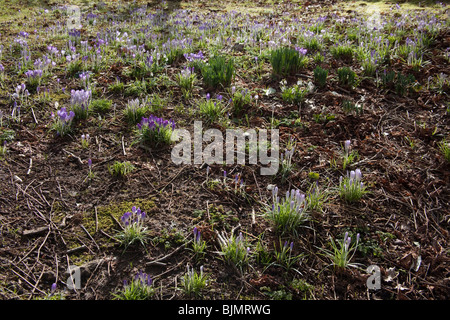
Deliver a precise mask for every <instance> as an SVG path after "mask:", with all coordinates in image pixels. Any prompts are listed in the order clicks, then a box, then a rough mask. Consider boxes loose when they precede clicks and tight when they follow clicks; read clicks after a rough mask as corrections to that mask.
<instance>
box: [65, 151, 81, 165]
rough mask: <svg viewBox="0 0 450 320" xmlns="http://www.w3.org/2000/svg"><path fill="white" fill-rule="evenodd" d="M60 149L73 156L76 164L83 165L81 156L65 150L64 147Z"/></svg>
mask: <svg viewBox="0 0 450 320" xmlns="http://www.w3.org/2000/svg"><path fill="white" fill-rule="evenodd" d="M62 151H64V152H65V153H67V154H68V155H69V156H71V157H73V158H75V159H76V160H77V161H78V164H79V165H80V166H83V160H81V158H80V157H79V156H76V155H74V154H73V153H72V152H70V151H67V150H66V149H62Z"/></svg>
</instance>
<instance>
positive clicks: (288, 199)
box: [267, 186, 309, 234]
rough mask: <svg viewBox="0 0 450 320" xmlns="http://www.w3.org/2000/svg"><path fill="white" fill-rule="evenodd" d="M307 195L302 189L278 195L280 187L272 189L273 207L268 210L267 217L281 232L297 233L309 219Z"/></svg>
mask: <svg viewBox="0 0 450 320" xmlns="http://www.w3.org/2000/svg"><path fill="white" fill-rule="evenodd" d="M305 200H306V195H305V194H303V193H301V192H300V190H294V189H292V190H291V191H286V196H282V197H280V196H279V195H278V187H277V186H274V187H273V189H272V207H271V208H270V209H269V210H267V217H268V219H269V220H271V221H272V222H273V223H274V224H275V228H276V230H277V231H278V232H279V233H281V234H284V233H294V234H295V233H296V232H297V229H298V228H299V227H300V226H301V225H302V224H303V223H304V222H306V221H307V220H308V219H309V215H308V214H307V212H306V206H307V203H306V201H305Z"/></svg>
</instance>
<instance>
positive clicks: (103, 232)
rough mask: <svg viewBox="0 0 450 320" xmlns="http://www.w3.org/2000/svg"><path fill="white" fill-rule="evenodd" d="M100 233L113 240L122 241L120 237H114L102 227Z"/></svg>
mask: <svg viewBox="0 0 450 320" xmlns="http://www.w3.org/2000/svg"><path fill="white" fill-rule="evenodd" d="M100 233H101V234H103V235H104V236H106V237H108V238H110V239H111V240H113V241H115V242H117V243H121V241H120V240H119V239H116V238H114V237H113V236H110V235H109V234H107V233H106V232H105V231H103V230H102V229H100Z"/></svg>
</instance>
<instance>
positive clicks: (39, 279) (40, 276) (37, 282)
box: [30, 268, 44, 297]
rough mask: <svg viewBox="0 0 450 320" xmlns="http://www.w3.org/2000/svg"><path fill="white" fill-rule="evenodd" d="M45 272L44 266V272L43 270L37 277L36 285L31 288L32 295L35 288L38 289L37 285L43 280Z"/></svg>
mask: <svg viewBox="0 0 450 320" xmlns="http://www.w3.org/2000/svg"><path fill="white" fill-rule="evenodd" d="M43 274H44V268H42V272H41V274H40V275H39V278H38V279H37V281H36V284H35V285H34V287H33V290H31V294H30V297H32V296H33V294H34V290H36V289H37V286H38V284H39V282H40V281H41V278H42V275H43Z"/></svg>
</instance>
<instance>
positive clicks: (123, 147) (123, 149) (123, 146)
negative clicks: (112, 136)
mask: <svg viewBox="0 0 450 320" xmlns="http://www.w3.org/2000/svg"><path fill="white" fill-rule="evenodd" d="M122 151H123V155H124V156H126V155H127V153H126V152H125V143H124V142H123V136H122Z"/></svg>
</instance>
